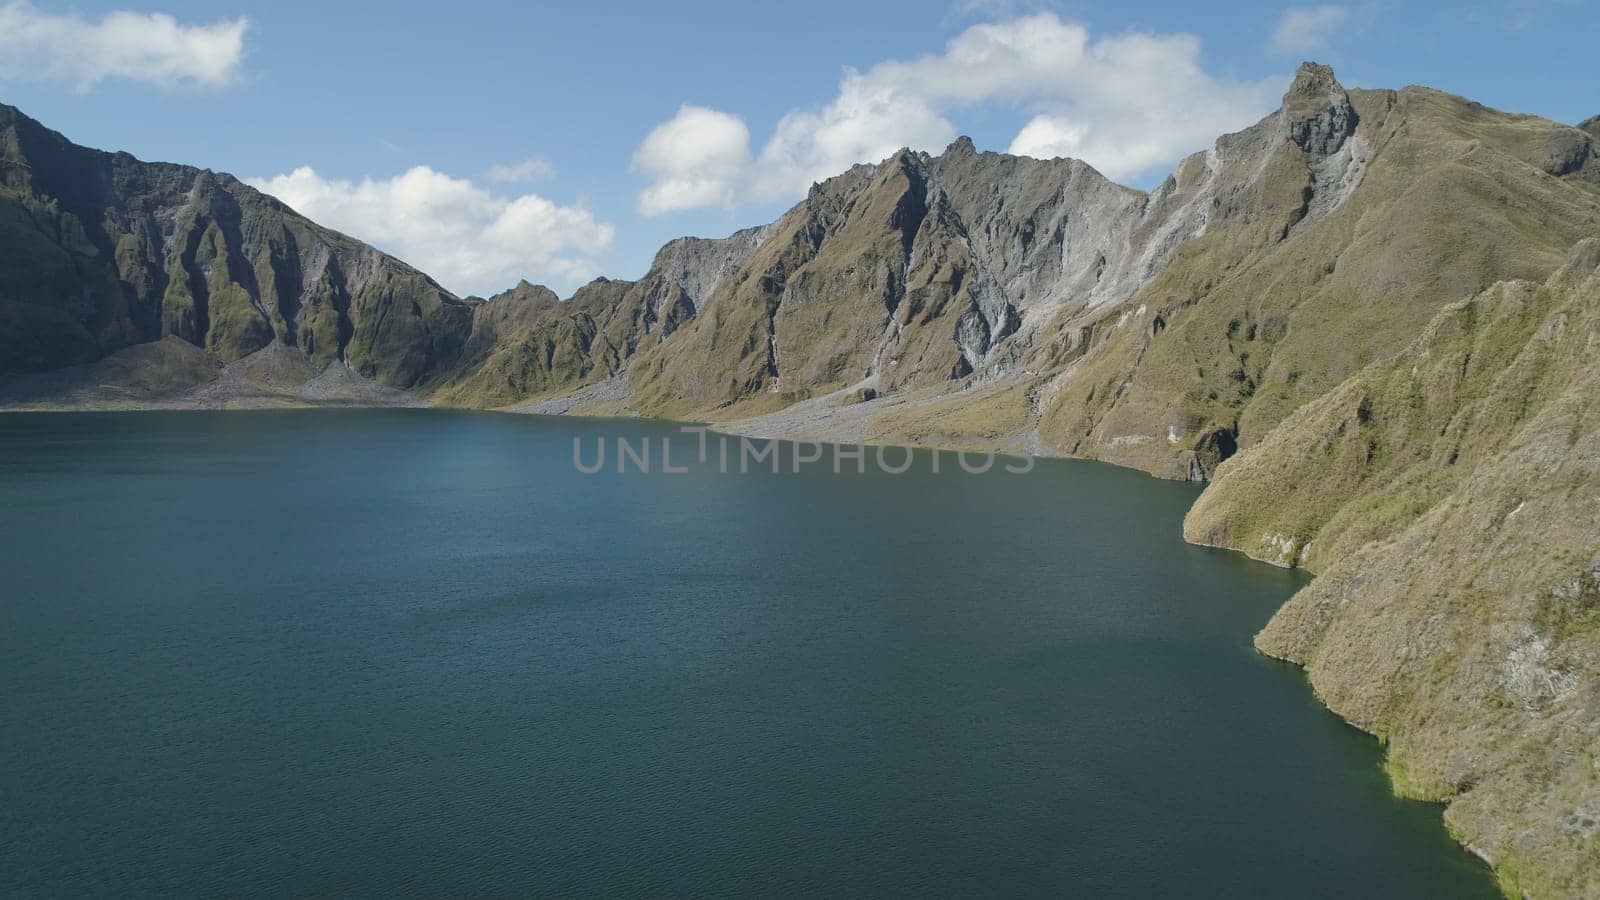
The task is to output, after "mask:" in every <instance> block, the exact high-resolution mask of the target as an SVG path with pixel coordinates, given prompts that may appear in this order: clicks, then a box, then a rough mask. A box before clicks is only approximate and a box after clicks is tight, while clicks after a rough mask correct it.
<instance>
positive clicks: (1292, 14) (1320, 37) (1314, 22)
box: [1270, 3, 1350, 56]
mask: <svg viewBox="0 0 1600 900" xmlns="http://www.w3.org/2000/svg"><path fill="white" fill-rule="evenodd" d="M1349 19H1350V8H1349V7H1346V6H1340V5H1338V4H1334V3H1327V4H1323V5H1322V6H1295V7H1291V8H1289V9H1286V10H1284V12H1283V18H1281V19H1279V20H1278V27H1277V28H1275V29H1273V31H1272V41H1271V43H1270V46H1271V48H1272V52H1274V53H1277V54H1279V55H1281V56H1303V55H1307V54H1311V53H1316V52H1318V51H1321V50H1326V49H1327V47H1328V42H1329V40H1330V39H1332V37H1333V32H1334V31H1335V30H1336V29H1338V28H1339V27H1340V26H1341V25H1343V24H1345V22H1347V21H1349Z"/></svg>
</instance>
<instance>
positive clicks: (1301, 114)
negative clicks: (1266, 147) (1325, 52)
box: [1282, 62, 1357, 156]
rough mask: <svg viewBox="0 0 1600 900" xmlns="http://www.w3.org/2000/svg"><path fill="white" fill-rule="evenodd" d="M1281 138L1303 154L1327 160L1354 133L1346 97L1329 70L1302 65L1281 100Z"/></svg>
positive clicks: (1352, 110)
mask: <svg viewBox="0 0 1600 900" xmlns="http://www.w3.org/2000/svg"><path fill="white" fill-rule="evenodd" d="M1282 115H1283V128H1284V133H1285V136H1287V137H1288V139H1289V140H1290V141H1292V142H1293V143H1294V144H1295V145H1296V146H1298V147H1299V148H1300V149H1302V150H1304V151H1306V152H1307V153H1312V154H1316V155H1317V156H1327V155H1329V154H1330V153H1333V152H1334V151H1335V150H1338V149H1339V145H1341V144H1343V143H1344V141H1345V138H1348V137H1349V136H1350V135H1352V134H1354V133H1355V130H1356V122H1357V116H1356V111H1355V108H1354V107H1352V106H1351V105H1350V95H1349V94H1347V93H1345V89H1344V87H1343V86H1342V85H1340V84H1339V82H1338V80H1337V79H1335V78H1334V77H1333V70H1332V69H1330V68H1328V67H1327V66H1324V65H1319V64H1317V63H1313V62H1307V63H1302V64H1301V66H1300V70H1299V71H1298V72H1296V73H1295V76H1294V82H1293V83H1292V84H1290V86H1289V91H1288V93H1286V94H1284V96H1283V113H1282Z"/></svg>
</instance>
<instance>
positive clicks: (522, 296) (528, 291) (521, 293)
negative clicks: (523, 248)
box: [489, 278, 560, 303]
mask: <svg viewBox="0 0 1600 900" xmlns="http://www.w3.org/2000/svg"><path fill="white" fill-rule="evenodd" d="M508 300H509V301H517V302H524V303H526V302H534V303H556V302H559V300H560V298H559V297H558V296H556V292H555V291H552V290H550V289H549V288H547V287H545V286H544V285H542V284H534V283H533V282H531V281H529V280H528V279H526V278H523V279H519V280H518V281H517V284H516V286H515V287H513V288H510V289H509V290H504V291H501V292H500V293H498V294H495V295H494V296H493V297H490V298H489V302H490V303H494V302H497V301H508Z"/></svg>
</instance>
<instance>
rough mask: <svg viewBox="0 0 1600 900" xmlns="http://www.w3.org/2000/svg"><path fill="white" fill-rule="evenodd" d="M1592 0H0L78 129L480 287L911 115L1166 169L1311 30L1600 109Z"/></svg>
mask: <svg viewBox="0 0 1600 900" xmlns="http://www.w3.org/2000/svg"><path fill="white" fill-rule="evenodd" d="M1597 13H1600V9H1596V4H1593V3H1587V2H1576V0H1573V2H1545V3H1532V2H1509V0H1506V2H1488V0H1485V2H1481V3H1477V4H1470V3H1469V4H1467V5H1465V6H1459V5H1458V6H1452V7H1444V6H1442V5H1434V4H1423V3H1408V2H1398V0H1397V2H1375V3H1356V2H1351V3H1332V4H1318V3H1308V4H1284V5H1280V6H1262V5H1258V4H1233V3H1226V2H1213V3H1210V4H1194V3H1164V2H1143V3H1126V2H1122V3H1115V4H1083V3H1059V4H1049V3H1027V2H1016V3H1006V2H976V3H973V2H968V3H951V4H949V5H946V6H940V5H938V4H937V3H927V2H922V3H911V2H874V3H862V2H859V0H855V2H833V0H816V2H809V3H804V4H751V3H748V2H693V3H691V2H681V3H674V4H663V3H633V2H625V3H588V4H560V5H559V6H557V5H554V4H542V3H541V4H511V3H495V2H473V0H456V2H452V3H449V4H437V3H415V2H403V0H402V2H391V3H387V4H372V5H370V6H366V7H365V8H356V7H355V5H354V4H334V3H328V2H326V0H323V2H317V3H307V2H297V0H276V2H273V3H260V2H235V0H224V2H214V0H213V2H206V3H200V2H187V0H164V2H159V3H134V2H128V0H123V2H114V3H94V2H80V3H73V4H55V3H44V2H34V3H31V4H19V3H16V2H7V0H0V101H4V102H6V103H10V104H13V105H16V106H18V107H20V108H22V109H23V110H24V111H25V112H27V113H29V114H30V115H33V116H34V117H36V118H38V119H40V120H42V121H43V122H44V123H45V124H47V125H49V126H51V127H53V128H55V129H57V130H59V131H62V132H64V133H65V134H66V135H67V136H69V137H71V138H72V139H74V140H76V141H78V142H79V143H83V144H88V145H91V146H97V147H104V148H108V149H125V150H128V151H130V152H132V153H134V154H135V155H137V156H139V157H141V158H144V159H159V160H171V161H178V162H187V163H193V164H196V165H201V166H206V167H209V168H213V169H218V170H224V171H228V172H232V173H234V174H237V175H239V176H241V177H245V178H251V179H254V180H255V183H258V184H260V185H264V186H266V187H268V188H269V189H273V190H274V191H275V192H277V193H279V194H280V195H282V196H284V197H285V199H287V200H288V201H289V202H290V203H291V204H292V205H295V206H297V207H298V208H301V210H302V211H303V212H306V213H307V214H309V215H312V216H313V217H314V218H318V219H319V220H322V221H326V222H327V223H328V224H331V225H333V226H335V227H339V228H342V229H343V230H346V231H349V232H350V233H352V234H354V235H355V236H357V237H360V238H363V239H365V240H369V241H371V242H373V243H375V244H377V245H379V246H380V247H383V248H384V249H386V250H389V251H391V252H395V253H397V254H398V255H400V256H402V257H403V258H406V259H407V260H408V261H410V262H412V263H414V264H416V265H418V266H419V267H421V268H423V269H424V270H426V271H429V272H430V273H431V274H434V275H435V276H436V277H438V278H439V279H440V280H441V281H442V282H444V284H445V285H446V286H447V287H450V288H452V289H453V290H456V291H457V292H460V293H488V292H491V291H493V290H497V289H500V288H503V287H507V286H509V285H510V284H512V283H514V282H515V280H516V278H518V277H526V278H528V279H529V280H532V281H542V282H545V283H549V284H552V285H553V286H555V287H557V288H558V290H561V291H562V292H563V293H565V292H567V291H570V290H571V288H573V287H574V286H575V285H576V284H579V283H581V282H582V281H584V280H587V279H588V278H589V277H592V276H593V275H595V274H599V273H605V274H609V275H613V276H617V277H637V276H638V275H640V274H641V273H642V272H643V271H644V269H645V268H646V267H647V266H648V264H649V260H650V257H651V255H652V254H653V252H654V250H655V248H656V247H658V246H659V245H660V244H661V243H663V242H664V241H666V240H667V239H670V238H672V237H675V236H678V235H681V234H701V235H707V236H718V235H722V234H726V233H728V232H729V231H731V230H733V229H735V228H738V227H742V226H744V225H749V224H758V223H761V222H765V221H769V220H771V219H773V218H775V217H776V216H777V215H778V214H779V213H781V211H782V210H783V209H785V208H787V206H788V205H790V204H791V203H792V202H793V201H794V200H795V199H797V197H798V196H799V194H800V193H801V192H803V190H804V185H805V184H808V183H809V180H810V178H812V177H817V176H820V175H821V174H825V173H828V172H831V171H834V170H835V169H837V168H842V167H843V165H846V164H848V162H851V161H858V160H856V157H862V158H861V159H860V160H859V161H867V160H868V159H869V158H871V159H875V158H877V157H878V156H881V155H882V153H883V148H885V147H889V148H890V149H892V146H891V145H894V146H897V145H899V144H910V145H913V146H925V147H927V148H929V149H935V150H936V149H938V148H939V147H940V146H942V145H943V142H945V141H946V140H947V139H948V138H950V137H953V136H954V135H955V134H958V133H964V134H969V135H971V136H972V137H973V138H974V140H975V141H976V143H977V144H978V146H979V147H980V148H981V149H995V150H1006V149H1013V150H1017V151H1019V152H1028V153H1030V154H1031V155H1055V154H1057V153H1061V154H1063V155H1078V156H1082V157H1084V158H1086V159H1088V161H1089V162H1091V163H1092V164H1094V165H1096V166H1098V167H1100V168H1101V169H1102V171H1105V172H1107V174H1110V175H1113V176H1115V177H1118V178H1119V180H1123V181H1125V182H1127V183H1132V184H1135V185H1136V186H1140V187H1148V186H1150V185H1151V184H1153V183H1156V182H1158V181H1159V180H1160V178H1161V177H1163V175H1164V174H1165V173H1166V172H1167V171H1168V170H1170V168H1171V165H1172V163H1173V162H1175V161H1176V160H1177V159H1178V158H1179V157H1180V156H1181V155H1182V154H1183V153H1185V152H1188V151H1192V150H1197V149H1201V148H1202V147H1203V146H1205V145H1206V144H1207V143H1209V139H1210V137H1212V136H1214V133H1215V132H1218V131H1221V130H1223V129H1224V128H1234V127H1240V126H1242V125H1243V124H1247V123H1248V122H1249V121H1252V120H1253V119H1254V118H1255V117H1256V116H1258V115H1259V114H1261V113H1264V112H1266V111H1267V110H1268V109H1270V108H1271V106H1272V105H1274V102H1275V97H1276V96H1277V94H1278V93H1280V92H1281V90H1282V87H1283V85H1284V84H1285V83H1286V82H1287V79H1288V77H1289V75H1290V73H1291V72H1292V71H1293V69H1294V67H1295V65H1296V64H1297V63H1298V62H1299V61H1300V59H1301V58H1304V57H1314V58H1316V59H1319V60H1321V61H1324V62H1328V63H1330V64H1332V65H1333V66H1334V67H1335V69H1336V71H1337V72H1338V74H1339V76H1340V78H1341V80H1343V81H1344V82H1345V84H1346V85H1347V86H1352V87H1353V86H1374V87H1377V86H1384V87H1390V86H1393V87H1398V86H1402V85H1405V84H1413V83H1420V84H1428V85H1430V86H1434V87H1439V88H1441V89H1444V90H1448V91H1451V92H1454V93H1458V94H1463V95H1466V96H1468V97H1471V98H1473V99H1476V100H1479V101H1482V102H1484V103H1487V104H1489V105H1491V106H1496V107H1500V108H1504V109H1509V110H1514V111H1518V112H1530V113H1536V114H1539V115H1544V116H1548V117H1550V118H1554V119H1558V120H1562V121H1567V122H1575V121H1578V120H1580V119H1583V118H1586V117H1587V116H1590V115H1594V114H1596V113H1600V81H1597V80H1596V78H1595V76H1594V72H1593V52H1594V50H1593V48H1594V47H1596V46H1600V40H1597V38H1600V25H1597V22H1600V15H1597ZM108 14H109V15H111V18H109V19H107V18H105V17H106V16H107V15H108ZM152 15H156V16H170V17H171V21H166V20H163V19H159V18H151V16H152ZM240 20H243V24H242V26H241V25H240ZM952 42H954V43H952ZM849 72H854V73H855V75H854V76H853V77H852V76H850V75H849V74H847V73H849ZM873 154H876V155H873ZM419 167H425V168H419Z"/></svg>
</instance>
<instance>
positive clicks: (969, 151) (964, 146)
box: [944, 134, 978, 157]
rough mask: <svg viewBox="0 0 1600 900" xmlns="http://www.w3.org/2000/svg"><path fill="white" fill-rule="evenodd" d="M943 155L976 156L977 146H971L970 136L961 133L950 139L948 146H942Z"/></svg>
mask: <svg viewBox="0 0 1600 900" xmlns="http://www.w3.org/2000/svg"><path fill="white" fill-rule="evenodd" d="M944 155H945V156H949V157H959V156H977V155H978V148H977V147H975V146H973V144H972V138H969V137H967V136H966V135H964V134H963V135H962V136H960V137H958V138H956V139H955V140H954V141H952V142H951V143H950V146H948V147H946V148H944Z"/></svg>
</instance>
